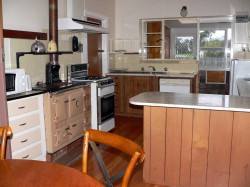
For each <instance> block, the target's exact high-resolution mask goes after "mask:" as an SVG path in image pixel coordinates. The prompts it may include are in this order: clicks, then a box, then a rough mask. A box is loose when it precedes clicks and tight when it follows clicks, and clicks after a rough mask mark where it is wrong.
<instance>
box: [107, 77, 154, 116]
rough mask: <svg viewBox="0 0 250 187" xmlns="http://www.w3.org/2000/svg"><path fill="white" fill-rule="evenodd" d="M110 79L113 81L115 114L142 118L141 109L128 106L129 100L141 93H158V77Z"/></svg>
mask: <svg viewBox="0 0 250 187" xmlns="http://www.w3.org/2000/svg"><path fill="white" fill-rule="evenodd" d="M111 77H112V78H113V79H114V80H115V93H116V95H115V114H116V115H123V116H142V113H143V110H142V107H140V106H133V105H131V104H129V99H130V98H131V97H133V96H135V95H137V94H140V93H143V92H148V91H158V90H159V88H158V77H155V76H122V75H121V76H119V75H117V76H111Z"/></svg>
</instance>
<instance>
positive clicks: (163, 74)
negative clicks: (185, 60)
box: [106, 71, 197, 79]
mask: <svg viewBox="0 0 250 187" xmlns="http://www.w3.org/2000/svg"><path fill="white" fill-rule="evenodd" d="M117 75H122V76H156V77H166V78H168V77H169V78H188V79H192V78H194V77H195V75H197V73H178V72H145V71H125V72H110V73H107V74H106V76H117Z"/></svg>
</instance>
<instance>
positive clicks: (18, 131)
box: [7, 94, 46, 161]
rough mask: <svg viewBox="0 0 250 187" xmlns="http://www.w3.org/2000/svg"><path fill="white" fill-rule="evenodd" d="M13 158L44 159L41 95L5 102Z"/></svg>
mask: <svg viewBox="0 0 250 187" xmlns="http://www.w3.org/2000/svg"><path fill="white" fill-rule="evenodd" d="M7 105H8V115H9V125H10V126H11V128H12V130H13V137H12V139H11V148H12V158H13V159H34V160H43V161H44V160H46V141H45V126H44V112H43V95H42V94H40V95H36V96H31V97H26V98H21V99H16V100H11V101H8V102H7Z"/></svg>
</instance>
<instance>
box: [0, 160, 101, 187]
mask: <svg viewBox="0 0 250 187" xmlns="http://www.w3.org/2000/svg"><path fill="white" fill-rule="evenodd" d="M0 186H1V187H17V186H18V187H22V186H25V187H31V186H36V187H57V186H58V187H59V186H60V187H66V186H67V187H78V186H79V187H80V186H83V187H103V186H104V185H103V184H102V183H100V182H99V181H97V180H95V179H94V178H93V177H91V176H90V175H88V174H86V173H83V172H81V171H78V170H76V169H74V168H71V167H68V166H64V165H60V164H56V163H52V162H45V161H37V160H21V159H20V160H19V159H6V160H0Z"/></svg>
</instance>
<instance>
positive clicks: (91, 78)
mask: <svg viewBox="0 0 250 187" xmlns="http://www.w3.org/2000/svg"><path fill="white" fill-rule="evenodd" d="M107 79H109V77H103V76H83V77H74V78H72V79H71V81H72V82H85V81H86V82H98V81H103V80H107Z"/></svg>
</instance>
